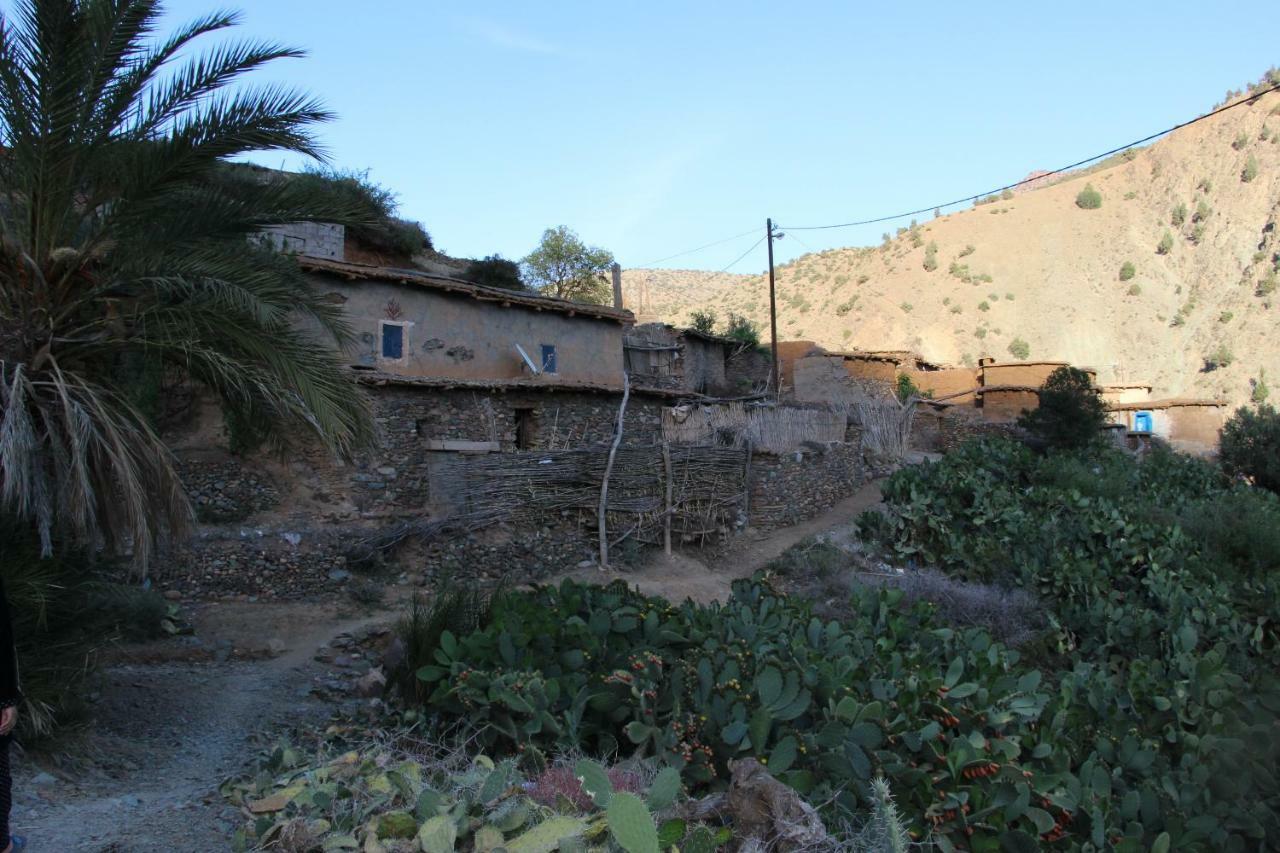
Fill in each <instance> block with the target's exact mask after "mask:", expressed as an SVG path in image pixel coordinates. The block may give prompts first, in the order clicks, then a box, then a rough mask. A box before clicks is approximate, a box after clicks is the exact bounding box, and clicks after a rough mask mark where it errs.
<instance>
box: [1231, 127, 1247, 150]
mask: <svg viewBox="0 0 1280 853" xmlns="http://www.w3.org/2000/svg"><path fill="white" fill-rule="evenodd" d="M1248 144H1249V134H1248V133H1245V132H1244V131H1243V130H1242V131H1240V133H1239V134H1237V136H1236V138H1235V139H1233V140H1232V141H1231V147H1232V148H1234V149H1235V150H1237V151H1243V150H1244V147H1245V146H1246V145H1248Z"/></svg>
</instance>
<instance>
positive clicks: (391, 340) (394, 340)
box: [382, 323, 404, 360]
mask: <svg viewBox="0 0 1280 853" xmlns="http://www.w3.org/2000/svg"><path fill="white" fill-rule="evenodd" d="M382 357H383V358H386V359H392V360H399V359H402V358H404V326H402V325H400V324H399V323H383V324H382Z"/></svg>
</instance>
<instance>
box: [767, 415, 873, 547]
mask: <svg viewBox="0 0 1280 853" xmlns="http://www.w3.org/2000/svg"><path fill="white" fill-rule="evenodd" d="M851 438H852V439H853V440H851V441H846V442H844V443H842V444H830V445H827V446H826V447H824V448H821V449H814V450H800V451H796V452H794V453H787V454H784V455H782V456H768V455H765V454H762V453H757V454H755V455H754V456H753V457H752V459H751V486H750V488H751V501H750V505H749V511H748V517H749V520H750V523H751V526H752V527H757V528H765V529H768V528H774V527H784V526H787V525H791V524H798V523H799V522H801V521H804V520H806V519H809V518H813V517H814V516H816V515H820V514H822V513H823V512H826V511H827V510H828V509H830V508H831V507H832V506H834V505H835V504H836V503H838V502H839V501H841V500H844V499H845V498H847V497H849V496H850V495H852V494H854V492H856V491H857V490H858V489H859V488H860V487H861V486H862V484H863V483H864V482H865V481H866V468H865V466H864V463H863V460H862V448H861V446H860V442H859V441H858V438H860V436H856V435H855V436H851Z"/></svg>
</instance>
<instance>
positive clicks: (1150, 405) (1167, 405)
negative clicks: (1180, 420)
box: [1107, 397, 1227, 412]
mask: <svg viewBox="0 0 1280 853" xmlns="http://www.w3.org/2000/svg"><path fill="white" fill-rule="evenodd" d="M1226 405H1227V401H1226V400H1209V399H1203V398H1200V399H1197V398H1195V397H1169V398H1168V399H1165V400H1143V401H1141V402H1138V403H1108V404H1107V410H1108V411H1111V412H1141V411H1146V410H1147V409H1175V408H1178V407H1181V406H1204V407H1207V408H1218V409H1221V408H1223V407H1225V406H1226Z"/></svg>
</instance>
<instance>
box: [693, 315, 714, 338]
mask: <svg viewBox="0 0 1280 853" xmlns="http://www.w3.org/2000/svg"><path fill="white" fill-rule="evenodd" d="M717 322H718V320H717V318H716V312H714V311H693V312H690V314H689V325H690V326H691V327H692V328H693V329H694V330H695V331H698V332H702V333H703V334H704V335H711V334H714V333H715V330H716V323H717Z"/></svg>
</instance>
